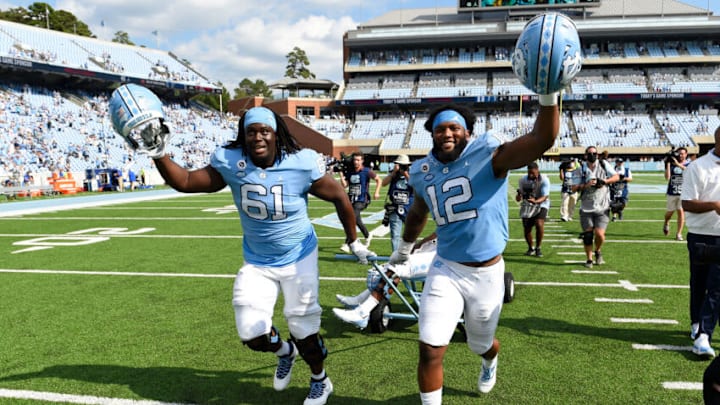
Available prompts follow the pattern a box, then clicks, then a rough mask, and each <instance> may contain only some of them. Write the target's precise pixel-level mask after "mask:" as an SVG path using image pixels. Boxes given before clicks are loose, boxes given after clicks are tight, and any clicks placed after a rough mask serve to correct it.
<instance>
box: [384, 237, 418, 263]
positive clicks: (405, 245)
mask: <svg viewBox="0 0 720 405" xmlns="http://www.w3.org/2000/svg"><path fill="white" fill-rule="evenodd" d="M413 247H415V242H405V240H403V239H400V245H399V246H398V248H397V250H396V251H394V252H392V254H391V255H390V260H389V261H388V263H390V264H404V263H406V262H407V261H408V259H409V258H410V252H412V250H413Z"/></svg>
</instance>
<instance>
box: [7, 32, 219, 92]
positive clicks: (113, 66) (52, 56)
mask: <svg viewBox="0 0 720 405" xmlns="http://www.w3.org/2000/svg"><path fill="white" fill-rule="evenodd" d="M0 52H4V55H6V56H11V57H14V58H19V59H30V60H35V61H38V62H42V63H47V64H51V65H58V66H66V67H71V68H74V69H83V70H89V71H94V72H105V73H121V74H123V75H124V76H132V77H137V78H143V79H148V78H149V79H155V80H167V81H173V82H178V83H187V84H194V85H202V86H210V87H214V84H212V83H211V82H210V81H209V80H207V79H206V78H203V77H201V76H200V75H199V74H197V73H196V72H194V71H192V70H191V69H190V68H189V67H188V66H185V65H184V64H182V63H181V62H180V61H178V60H177V59H176V58H175V57H173V56H172V55H171V54H169V53H168V52H164V51H160V50H156V49H149V48H142V47H139V46H131V45H125V44H120V43H115V42H109V41H102V40H99V39H95V38H89V37H81V36H77V35H72V34H67V33H64V32H58V31H49V30H45V29H41V28H37V27H33V26H29V25H23V24H16V23H12V22H9V21H0Z"/></svg>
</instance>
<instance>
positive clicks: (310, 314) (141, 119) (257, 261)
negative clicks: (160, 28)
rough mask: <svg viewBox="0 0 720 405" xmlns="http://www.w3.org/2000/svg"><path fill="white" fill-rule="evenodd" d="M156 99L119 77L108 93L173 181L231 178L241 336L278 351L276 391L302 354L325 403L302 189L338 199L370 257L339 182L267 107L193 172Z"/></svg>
mask: <svg viewBox="0 0 720 405" xmlns="http://www.w3.org/2000/svg"><path fill="white" fill-rule="evenodd" d="M160 106H161V104H160V100H158V99H157V97H156V96H155V95H154V94H152V92H150V91H149V90H147V89H145V88H142V87H140V86H136V85H132V86H130V85H128V86H121V87H120V88H119V89H118V90H116V91H115V92H114V93H113V96H112V97H111V100H110V112H111V116H112V118H113V125H114V127H115V129H116V131H117V132H118V133H119V134H120V135H121V136H122V137H123V138H125V139H126V140H127V141H128V143H129V144H130V146H131V147H133V148H139V149H144V151H145V152H146V153H148V154H149V155H150V156H151V157H152V158H153V159H154V161H155V165H156V166H157V168H158V170H159V171H160V174H161V175H162V177H163V179H165V181H166V182H167V183H168V184H169V185H170V186H171V187H173V188H174V189H176V190H178V191H182V192H188V193H193V192H215V191H219V190H221V189H223V188H225V187H226V186H230V189H231V191H232V195H233V198H234V200H235V204H236V205H237V208H238V211H239V213H240V220H241V223H242V227H243V257H244V259H245V263H244V264H243V265H242V268H241V269H240V271H239V272H238V273H237V277H236V278H235V284H234V288H233V301H232V303H233V307H234V310H235V324H236V327H237V332H238V335H239V336H240V339H241V340H242V342H243V344H245V345H246V346H247V347H249V348H250V349H252V350H254V351H259V352H270V353H274V354H275V355H276V356H277V357H278V366H277V368H276V370H275V377H274V381H273V386H274V388H275V389H276V390H284V389H285V388H287V387H288V385H289V383H290V377H291V375H292V368H293V365H294V363H295V360H296V358H297V356H298V355H299V356H300V357H301V358H302V359H303V360H305V362H306V363H308V365H309V366H310V370H311V372H312V378H311V381H310V392H309V393H308V395H307V397H306V399H305V405H321V404H325V403H326V402H327V399H328V396H329V395H330V394H331V393H332V391H333V386H332V383H331V382H330V379H329V378H327V375H326V374H325V368H324V360H325V358H326V356H327V349H326V347H325V344H324V341H323V339H322V337H321V336H320V334H319V330H320V315H321V312H322V309H321V308H320V304H319V303H318V247H317V237H316V236H315V231H314V229H313V227H312V225H311V223H310V219H309V217H308V214H307V198H308V194H313V195H315V196H317V197H319V198H321V199H323V200H326V201H330V202H332V203H333V204H334V205H335V209H336V211H337V213H338V217H339V218H340V221H341V222H342V225H343V228H344V230H345V234H346V237H347V243H349V245H350V248H351V249H352V250H353V253H354V254H355V255H356V256H357V257H358V259H360V261H361V262H365V263H367V257H368V256H374V253H372V252H370V251H368V250H367V249H366V248H365V247H364V246H363V245H362V244H360V242H359V241H357V235H356V231H355V216H354V214H353V209H352V206H351V205H350V202H349V201H348V199H347V197H346V196H345V191H344V190H343V188H342V187H341V186H340V185H339V184H338V183H337V182H336V181H335V180H334V179H333V178H332V177H331V176H330V175H329V174H326V173H325V164H324V160H323V159H322V158H321V156H320V155H318V154H317V153H315V152H314V151H311V150H304V149H301V148H300V147H299V146H298V144H297V143H296V141H295V139H294V138H293V137H292V135H291V134H290V132H289V131H288V128H287V126H285V124H284V122H283V121H282V118H280V117H279V116H278V115H277V114H275V113H273V112H272V111H270V110H268V109H267V108H264V107H256V108H252V109H250V110H248V111H247V112H246V113H245V115H243V117H242V118H241V119H240V122H239V129H238V137H237V139H236V140H234V141H232V142H231V143H229V144H228V145H226V146H223V147H220V148H218V149H217V150H216V151H215V153H214V155H213V157H212V160H211V163H210V164H209V165H208V166H206V167H204V168H202V169H199V170H193V171H189V170H187V169H185V168H183V167H181V166H179V165H178V164H177V163H175V162H174V161H173V160H172V159H170V157H168V156H167V154H166V153H165V142H166V139H167V136H168V134H169V132H170V129H169V127H168V126H167V125H165V123H164V120H163V114H162V111H161V110H160ZM138 135H139V136H138ZM230 254H231V255H235V254H234V253H232V252H230ZM280 292H282V294H283V296H284V298H285V305H284V309H283V314H284V315H285V318H286V319H287V323H288V329H289V331H290V339H288V340H287V341H283V340H281V339H280V334H279V332H278V330H277V328H275V326H274V325H273V320H272V318H273V310H274V307H275V302H276V301H277V298H278V294H279V293H280Z"/></svg>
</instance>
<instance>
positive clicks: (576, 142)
mask: <svg viewBox="0 0 720 405" xmlns="http://www.w3.org/2000/svg"><path fill="white" fill-rule="evenodd" d="M567 126H568V129H569V130H570V139H572V142H573V145H580V138H578V135H577V127H575V117H574V115H573V113H572V111H571V112H570V119H568V121H567Z"/></svg>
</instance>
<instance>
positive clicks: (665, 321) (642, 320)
mask: <svg viewBox="0 0 720 405" xmlns="http://www.w3.org/2000/svg"><path fill="white" fill-rule="evenodd" d="M610 322H612V323H652V324H658V325H677V324H678V321H676V320H674V319H645V318H610Z"/></svg>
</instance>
